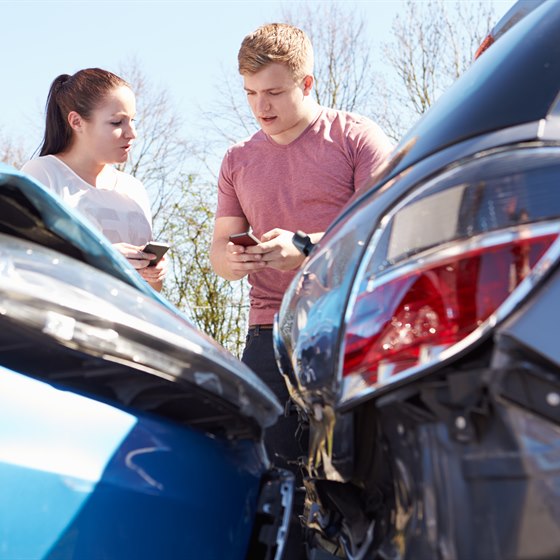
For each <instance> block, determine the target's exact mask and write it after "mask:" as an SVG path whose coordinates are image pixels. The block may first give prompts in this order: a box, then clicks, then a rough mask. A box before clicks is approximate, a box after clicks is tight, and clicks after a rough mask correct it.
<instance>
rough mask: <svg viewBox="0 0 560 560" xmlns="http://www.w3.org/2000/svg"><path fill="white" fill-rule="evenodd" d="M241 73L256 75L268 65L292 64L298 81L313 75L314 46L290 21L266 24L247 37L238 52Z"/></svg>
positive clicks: (294, 75) (291, 68) (289, 66)
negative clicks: (275, 63) (288, 22)
mask: <svg viewBox="0 0 560 560" xmlns="http://www.w3.org/2000/svg"><path fill="white" fill-rule="evenodd" d="M237 60H238V63H239V73H240V74H254V73H255V72H258V71H259V70H262V69H263V68H264V67H265V66H266V65H267V64H271V63H272V62H277V63H280V64H285V65H286V66H288V68H289V69H290V71H291V72H292V75H293V77H294V79H295V80H301V79H303V78H304V77H305V76H307V75H312V74H313V47H312V46H311V41H310V40H309V38H308V37H307V35H306V34H305V33H304V32H303V31H302V30H301V29H298V28H297V27H294V26H293V25H288V24H287V23H269V24H267V25H262V26H261V27H259V28H258V29H256V30H255V31H254V32H253V33H250V34H249V35H247V36H246V37H245V39H243V42H242V43H241V48H240V49H239V54H238V55H237Z"/></svg>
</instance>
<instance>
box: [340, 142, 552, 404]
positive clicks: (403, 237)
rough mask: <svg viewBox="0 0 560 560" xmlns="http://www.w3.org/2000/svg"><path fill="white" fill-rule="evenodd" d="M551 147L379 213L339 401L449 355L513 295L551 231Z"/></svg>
mask: <svg viewBox="0 0 560 560" xmlns="http://www.w3.org/2000/svg"><path fill="white" fill-rule="evenodd" d="M553 153H555V156H554V157H556V158H557V157H558V153H557V151H556V150H546V149H539V150H532V151H530V150H525V151H518V152H512V153H509V154H499V155H493V156H490V157H488V158H483V159H482V160H479V161H472V162H470V163H469V164H466V165H464V166H462V167H458V168H456V169H454V170H452V171H449V172H447V173H446V174H443V175H441V176H439V177H437V178H435V179H433V180H432V181H430V182H428V183H426V184H425V185H423V186H421V187H419V188H417V190H416V191H415V192H414V193H412V194H410V195H409V196H408V197H407V198H406V199H405V200H402V201H400V203H399V204H398V205H397V206H396V207H395V208H394V209H392V210H391V211H390V212H389V213H388V214H387V215H386V216H385V218H384V219H383V220H382V222H381V223H382V225H381V226H380V227H378V229H377V230H376V232H375V233H374V235H373V237H372V241H371V242H370V246H369V248H368V251H367V252H366V254H365V257H364V261H363V262H362V264H361V266H360V270H359V271H358V274H357V277H356V280H355V282H354V288H353V293H352V295H351V297H350V301H349V305H348V309H347V313H346V318H345V323H346V326H345V332H344V339H343V345H342V352H341V355H340V359H341V377H342V397H341V401H342V403H345V402H348V401H351V400H354V399H355V398H360V397H363V396H365V395H366V394H370V393H371V392H372V391H375V390H377V389H379V388H380V387H382V386H384V385H386V384H388V383H393V382H395V381H398V380H401V379H403V378H404V377H407V376H409V375H412V374H416V373H420V372H422V371H424V370H425V369H426V368H427V367H428V366H429V365H430V364H433V363H434V362H435V361H436V360H438V361H440V360H441V359H443V358H447V357H451V356H453V355H454V352H455V353H456V352H457V351H459V349H460V346H461V344H464V343H465V342H466V341H467V342H468V341H469V340H471V339H472V340H473V341H474V340H475V339H479V338H480V337H481V336H482V333H483V332H487V331H488V328H489V325H491V324H493V323H495V322H496V318H497V317H498V312H499V310H500V309H503V308H504V307H507V306H506V305H505V304H506V302H509V303H510V304H511V303H512V302H514V301H515V300H516V297H517V299H519V294H520V293H521V291H522V290H521V289H520V286H521V285H522V283H524V280H525V279H527V278H528V276H530V275H531V271H532V270H534V268H535V266H536V265H537V263H539V262H540V261H541V260H542V259H543V256H545V255H546V254H547V252H548V251H549V249H550V248H551V246H552V245H553V244H554V242H555V241H556V240H557V239H558V236H559V232H560V193H559V192H558V189H557V187H556V185H557V182H558V177H559V176H560V166H559V165H558V164H557V163H556V162H554V160H553V156H552V154H553ZM533 158H534V159H533ZM559 244H560V241H559V243H557V244H556V245H559ZM556 245H555V246H556ZM525 284H526V282H525ZM523 293H526V292H523ZM516 294H517V296H516ZM475 335H478V336H475ZM469 337H470V338H469Z"/></svg>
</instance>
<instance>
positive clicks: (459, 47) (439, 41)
mask: <svg viewBox="0 0 560 560" xmlns="http://www.w3.org/2000/svg"><path fill="white" fill-rule="evenodd" d="M493 21H494V10H493V7H492V5H491V4H490V3H489V2H484V1H481V0H479V1H478V2H456V3H454V4H451V3H449V2H445V1H444V0H430V1H428V2H417V1H415V0H407V2H406V5H405V9H404V11H403V12H402V13H399V14H398V15H397V16H396V17H395V19H394V22H393V25H392V36H393V39H392V40H391V41H390V42H388V43H386V44H384V45H383V46H382V51H383V54H384V60H385V61H386V62H387V64H388V71H387V72H386V73H385V78H384V85H383V87H381V88H380V89H379V90H378V96H377V97H378V110H377V111H376V119H377V120H378V121H379V123H380V124H381V126H382V127H383V128H384V129H385V130H386V131H387V132H388V134H390V135H391V136H392V137H393V138H394V139H398V138H400V137H401V136H402V134H403V133H404V132H405V131H406V130H407V129H408V128H410V127H411V126H412V125H413V124H414V122H416V120H418V118H419V116H421V115H422V114H424V113H425V112H426V111H427V110H428V108H429V107H430V106H431V105H432V104H433V103H434V101H435V100H436V99H437V98H438V97H439V96H440V95H441V94H442V93H443V92H444V91H445V90H446V89H447V88H448V87H449V86H450V85H451V84H452V83H453V82H454V81H455V80H456V79H457V78H458V77H459V76H460V75H461V74H462V73H463V72H464V71H465V70H466V68H468V66H469V65H470V64H471V63H472V59H473V55H474V52H475V50H476V47H477V46H478V45H479V44H480V42H481V41H482V39H483V38H484V37H485V36H486V34H487V33H488V30H489V29H490V27H491V24H492V23H493Z"/></svg>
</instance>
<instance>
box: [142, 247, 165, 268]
mask: <svg viewBox="0 0 560 560" xmlns="http://www.w3.org/2000/svg"><path fill="white" fill-rule="evenodd" d="M168 250H169V244H168V243H162V242H158V241H149V242H148V243H146V246H145V247H144V248H143V249H142V251H143V252H144V253H151V254H152V255H155V256H156V257H157V258H156V259H153V260H152V261H150V264H149V265H148V266H155V265H156V264H157V263H158V262H159V261H161V259H162V257H163V255H165V253H167V251H168Z"/></svg>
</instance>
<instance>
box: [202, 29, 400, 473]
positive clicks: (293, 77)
mask: <svg viewBox="0 0 560 560" xmlns="http://www.w3.org/2000/svg"><path fill="white" fill-rule="evenodd" d="M238 62H239V72H240V74H241V75H242V77H243V84H244V88H245V91H246V93H247V99H248V101H249V105H250V107H251V110H252V112H253V115H254V116H255V118H256V119H257V122H258V123H259V125H260V127H261V129H260V130H259V131H258V132H257V133H256V134H254V135H253V136H251V137H250V138H248V139H246V140H243V141H241V142H239V143H238V144H236V145H234V146H233V147H231V148H230V149H229V150H228V151H227V153H226V155H225V157H224V160H223V162H222V167H221V171H220V177H219V181H218V209H217V213H216V222H215V226H214V237H213V241H212V248H211V251H210V260H211V262H212V266H213V268H214V271H215V272H216V273H217V274H218V275H220V276H222V277H223V278H226V279H228V280H239V279H241V278H243V277H244V276H247V275H248V276H249V283H250V285H251V292H250V311H249V333H248V336H247V343H246V347H245V350H244V353H243V357H242V360H243V361H244V362H245V363H246V364H247V365H249V367H251V368H252V369H253V370H254V371H255V372H256V373H257V375H259V376H260V377H261V378H262V379H263V380H264V381H265V382H266V383H267V384H268V385H269V386H270V387H271V389H272V390H273V391H274V392H275V393H276V395H277V396H278V398H279V399H280V400H281V401H282V402H286V401H287V400H288V392H287V388H286V386H285V384H284V382H283V379H282V377H281V375H280V374H279V372H278V369H277V366H276V362H275V358H274V348H273V343H272V323H273V319H274V315H275V313H276V312H277V311H278V310H279V308H280V303H281V300H282V296H283V295H284V292H285V291H286V289H287V287H288V285H289V283H290V281H291V280H292V278H293V277H294V274H295V270H296V269H297V268H298V267H299V266H300V265H301V264H302V262H303V260H304V258H305V257H304V255H302V254H301V253H300V252H299V251H298V250H297V249H296V247H295V246H294V245H293V243H292V237H293V234H294V232H295V231H297V230H298V229H299V230H304V231H305V232H306V233H308V234H309V236H310V238H311V241H313V242H317V241H318V240H319V239H320V238H321V236H322V235H323V232H324V231H325V229H326V228H327V226H328V225H329V224H330V223H331V222H332V220H333V219H334V218H335V217H336V215H337V214H338V213H339V211H340V209H341V208H342V207H343V206H344V204H345V203H346V202H347V201H348V200H349V199H350V198H351V196H352V195H353V194H354V192H356V191H358V190H360V189H361V188H364V187H368V186H370V181H371V177H372V175H373V173H374V172H375V170H376V169H377V167H378V166H379V165H380V164H381V163H382V162H384V160H385V159H386V157H387V155H388V153H389V152H390V150H391V148H392V146H391V142H390V141H389V139H388V138H387V137H386V136H385V134H384V133H383V132H382V131H381V129H380V128H379V127H378V126H377V125H376V124H374V123H373V122H371V121H370V120H368V119H366V118H364V117H361V116H358V115H354V114H350V113H345V112H342V111H336V110H333V109H327V108H325V107H321V106H319V105H318V104H317V103H316V101H315V100H314V98H313V96H312V88H313V50H312V46H311V43H310V41H309V39H308V38H307V36H306V35H305V33H304V32H303V31H301V30H300V29H298V28H296V27H293V26H291V25H286V24H269V25H264V26H262V27H259V28H258V29H257V30H256V31H255V32H253V33H251V34H250V35H248V36H247V37H245V39H244V40H243V42H242V44H241V49H240V50H239V54H238ZM248 229H252V230H253V233H254V234H255V235H256V236H257V238H258V239H260V241H261V243H259V244H258V245H256V246H251V247H243V246H240V245H235V244H234V243H232V242H230V241H229V236H230V235H231V234H236V233H240V232H243V231H246V230H248ZM294 431H295V421H294V419H293V418H292V419H280V421H279V423H278V424H277V425H276V426H275V427H274V428H272V429H270V430H268V431H267V434H266V444H267V448H268V451H269V454H270V456H271V458H272V460H273V461H274V462H275V463H276V464H277V465H279V466H282V467H286V466H288V468H289V466H290V465H293V463H294V460H295V459H296V457H297V455H299V454H300V452H299V449H298V447H297V446H296V443H295V434H294ZM292 470H295V469H294V468H293V467H292Z"/></svg>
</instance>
